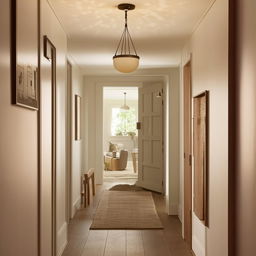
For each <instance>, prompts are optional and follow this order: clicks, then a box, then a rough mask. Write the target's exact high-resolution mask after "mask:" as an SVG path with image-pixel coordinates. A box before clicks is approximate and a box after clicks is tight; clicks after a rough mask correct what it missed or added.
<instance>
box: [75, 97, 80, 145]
mask: <svg viewBox="0 0 256 256" xmlns="http://www.w3.org/2000/svg"><path fill="white" fill-rule="evenodd" d="M75 140H81V97H80V96H79V95H77V94H76V95H75Z"/></svg>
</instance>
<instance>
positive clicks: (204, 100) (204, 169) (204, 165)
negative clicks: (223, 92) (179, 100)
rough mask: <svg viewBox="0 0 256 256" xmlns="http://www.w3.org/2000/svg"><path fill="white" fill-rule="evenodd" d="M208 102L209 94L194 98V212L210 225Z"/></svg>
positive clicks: (206, 92)
mask: <svg viewBox="0 0 256 256" xmlns="http://www.w3.org/2000/svg"><path fill="white" fill-rule="evenodd" d="M208 101H209V92H208V91H205V92H203V93H201V94H199V95H198V96H196V97H194V107H193V111H194V116H193V141H194V143H193V146H194V149H193V152H194V204H193V205H194V212H195V214H196V216H197V217H198V218H199V219H200V220H201V221H203V222H204V224H205V225H206V226H207V225H208V200H207V198H208V104H209V103H208Z"/></svg>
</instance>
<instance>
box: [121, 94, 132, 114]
mask: <svg viewBox="0 0 256 256" xmlns="http://www.w3.org/2000/svg"><path fill="white" fill-rule="evenodd" d="M120 109H122V110H129V109H130V107H129V106H128V105H127V104H126V92H124V104H123V105H122V106H121V107H120Z"/></svg>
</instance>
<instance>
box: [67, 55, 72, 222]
mask: <svg viewBox="0 0 256 256" xmlns="http://www.w3.org/2000/svg"><path fill="white" fill-rule="evenodd" d="M69 73H70V74H69ZM72 102H73V100H72V64H71V62H70V61H69V60H68V59H67V110H66V111H67V133H66V139H67V143H66V146H67V152H66V154H67V173H66V175H67V177H66V186H67V198H66V202H67V207H66V208H67V209H66V221H67V223H69V221H70V219H71V216H72V126H73V120H72V110H73V109H72V106H73V105H72Z"/></svg>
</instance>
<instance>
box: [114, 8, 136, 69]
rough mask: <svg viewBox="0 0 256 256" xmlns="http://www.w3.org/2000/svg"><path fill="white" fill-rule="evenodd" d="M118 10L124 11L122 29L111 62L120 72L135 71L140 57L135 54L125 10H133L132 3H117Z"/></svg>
mask: <svg viewBox="0 0 256 256" xmlns="http://www.w3.org/2000/svg"><path fill="white" fill-rule="evenodd" d="M118 9H119V10H123V11H125V26H124V31H123V34H122V36H121V39H120V41H119V44H118V46H117V49H116V53H115V55H114V56H113V64H114V67H115V69H116V70H118V71H119V72H122V73H130V72H133V71H135V70H136V69H137V68H138V66H139V60H140V57H139V56H138V55H137V52H136V49H135V46H134V43H133V41H132V37H131V35H130V33H129V30H128V25H127V12H128V11H131V10H134V9H135V5H134V4H119V5H118Z"/></svg>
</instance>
